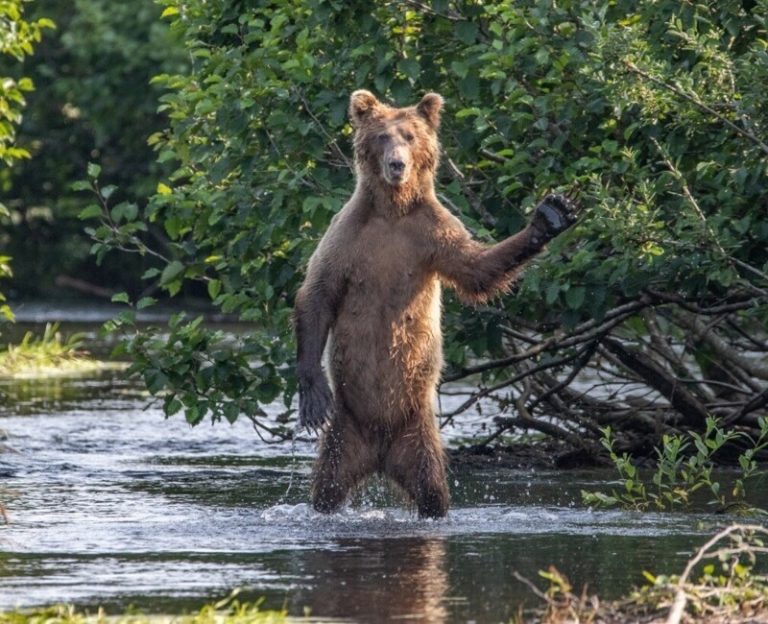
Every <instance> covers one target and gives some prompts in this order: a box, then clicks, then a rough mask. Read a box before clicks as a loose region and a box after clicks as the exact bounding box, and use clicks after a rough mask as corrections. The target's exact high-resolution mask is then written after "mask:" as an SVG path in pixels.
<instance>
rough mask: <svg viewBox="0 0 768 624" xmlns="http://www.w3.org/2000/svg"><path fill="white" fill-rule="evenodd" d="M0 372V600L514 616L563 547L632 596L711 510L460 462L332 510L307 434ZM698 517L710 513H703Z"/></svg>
mask: <svg viewBox="0 0 768 624" xmlns="http://www.w3.org/2000/svg"><path fill="white" fill-rule="evenodd" d="M49 389H50V388H49V387H48V386H35V385H34V384H31V385H30V384H27V383H26V382H25V384H14V385H12V386H11V385H6V386H5V387H0V392H4V393H5V394H6V396H9V395H12V396H13V401H10V400H8V399H6V401H5V403H2V404H0V410H2V411H0V414H1V415H2V417H0V428H2V429H4V430H5V431H6V432H7V434H8V440H7V442H6V444H7V445H9V446H10V447H12V449H13V451H8V452H5V453H3V454H1V455H0V474H2V476H3V488H2V490H0V496H2V500H3V503H4V505H5V506H6V507H7V508H8V511H9V515H10V517H11V524H9V525H7V526H3V527H2V528H0V550H1V551H2V554H0V608H9V607H14V606H24V605H35V604H46V603H51V602H57V601H68V602H76V603H80V604H83V605H88V606H91V607H93V606H96V605H99V604H101V605H105V606H107V607H108V608H111V609H116V608H124V607H125V606H127V605H129V604H134V605H139V606H140V607H141V608H142V609H143V610H144V611H149V612H162V611H168V612H176V611H179V610H184V609H186V610H189V609H192V608H194V607H196V606H198V605H199V604H201V603H202V602H204V601H208V600H212V599H219V598H222V597H225V596H226V595H228V594H229V592H230V591H231V590H232V589H233V588H235V587H241V588H243V596H244V597H245V598H246V599H256V598H259V597H262V596H264V597H266V606H268V607H274V608H280V607H282V606H284V605H286V606H287V607H288V608H289V610H290V612H291V613H293V614H297V615H300V614H302V613H304V612H305V610H306V609H308V610H309V611H310V612H311V613H312V614H313V615H315V616H318V617H328V618H348V619H352V620H355V621H364V622H379V621H381V622H383V621H389V620H391V619H393V618H398V619H399V618H408V619H412V620H414V621H419V622H443V621H446V622H454V621H455V622H463V621H469V620H476V621H482V622H496V621H508V620H509V619H510V618H511V617H513V615H514V614H515V613H516V612H517V610H518V607H519V605H521V604H527V605H529V606H530V605H532V604H534V602H535V600H534V599H533V598H532V597H531V596H530V593H529V592H528V591H527V590H526V588H525V587H524V586H523V585H521V584H520V583H519V582H517V581H515V580H514V579H513V576H512V574H513V572H514V571H519V572H520V573H521V574H523V575H524V576H526V577H528V578H531V579H534V580H536V579H537V578H538V577H537V572H538V571H539V570H541V569H546V568H547V567H548V566H549V565H552V564H554V565H555V566H557V567H558V569H560V570H561V571H562V572H563V573H565V574H566V575H567V576H568V577H569V578H570V579H571V581H572V582H573V583H574V584H575V586H576V587H580V586H581V585H582V584H583V583H586V582H588V583H589V584H590V588H591V589H593V590H597V591H600V592H602V593H603V594H604V595H605V596H607V597H611V596H617V595H619V594H621V593H623V592H625V591H626V590H627V589H628V588H629V587H630V586H631V585H633V584H636V583H639V582H642V578H641V572H642V570H653V571H657V572H658V571H677V570H679V569H680V567H681V564H682V562H683V561H684V560H685V559H686V558H687V556H688V554H689V553H690V551H691V549H692V546H693V545H694V544H696V543H698V542H700V541H701V535H702V534H703V533H709V532H710V531H711V529H712V518H711V517H707V516H699V517H692V516H684V515H664V516H660V515H654V514H631V513H623V512H593V511H590V510H588V509H584V508H582V507H580V505H579V504H578V501H579V490H580V489H581V488H584V487H593V486H594V484H595V482H596V480H600V479H602V478H603V477H602V475H600V474H599V473H594V472H591V473H590V472H582V473H579V472H569V473H564V474H555V473H550V472H531V471H519V470H501V469H498V470H484V471H477V472H471V473H470V472H464V471H460V470H456V471H455V472H454V473H453V474H452V476H451V489H452V496H453V501H454V503H453V508H452V510H451V512H450V514H449V517H448V518H447V519H445V520H440V521H429V520H419V519H418V518H417V517H416V516H415V515H414V514H413V513H412V512H411V511H409V510H407V509H405V508H403V506H402V505H401V503H400V500H399V498H398V497H397V496H396V495H393V494H392V493H390V492H389V491H388V490H387V489H386V488H382V487H380V486H378V485H377V486H375V487H373V488H371V489H369V490H367V491H366V492H365V493H363V495H362V496H361V497H360V503H359V504H357V505H355V506H354V507H353V508H349V509H346V510H344V512H342V513H341V514H338V515H336V516H330V517H328V516H321V515H319V514H316V513H314V512H313V511H312V510H311V509H310V508H309V506H308V505H307V503H306V501H307V498H308V493H307V492H308V474H309V465H310V457H311V456H312V455H313V454H314V449H313V447H312V445H311V444H306V443H297V445H296V448H295V451H294V455H293V456H291V451H290V449H289V448H286V447H285V446H279V445H278V446H274V445H266V444H263V443H261V442H260V441H259V440H258V438H257V436H256V435H255V434H254V432H253V430H252V428H251V427H250V426H249V425H248V423H246V422H238V423H236V424H235V425H233V426H229V425H226V424H222V425H217V426H215V427H211V426H209V425H206V424H204V425H200V426H199V427H197V428H194V429H193V428H190V427H188V426H187V425H186V424H185V423H184V422H183V419H181V418H172V419H170V420H168V421H164V419H163V417H162V415H161V413H160V412H159V410H158V409H157V408H150V409H145V403H146V398H145V397H144V395H143V394H142V393H141V392H140V391H139V390H138V389H137V388H136V387H134V386H133V385H132V384H131V383H129V382H127V381H125V380H122V379H120V378H119V376H117V377H116V376H115V373H105V374H102V375H101V376H97V377H94V378H88V379H81V380H57V381H56V382H55V386H54V389H53V391H51V392H49V391H48V390H49ZM700 523H703V526H699V524H700Z"/></svg>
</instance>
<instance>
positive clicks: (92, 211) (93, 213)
mask: <svg viewBox="0 0 768 624" xmlns="http://www.w3.org/2000/svg"><path fill="white" fill-rule="evenodd" d="M103 215H104V213H103V212H102V211H101V206H98V205H96V204H90V205H89V206H87V207H85V208H83V210H81V211H80V214H79V215H77V217H78V218H79V219H81V220H83V221H84V220H86V219H92V218H94V217H101V216H103Z"/></svg>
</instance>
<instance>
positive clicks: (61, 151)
mask: <svg viewBox="0 0 768 624" xmlns="http://www.w3.org/2000/svg"><path fill="white" fill-rule="evenodd" d="M161 11H162V8H161V7H159V6H157V5H156V4H155V3H154V2H151V1H148V0H125V1H122V2H112V1H110V0H72V1H71V2H60V1H58V0H36V1H35V2H32V3H30V4H29V5H28V10H27V12H28V13H29V14H30V15H31V16H33V18H35V19H37V16H45V17H49V18H52V19H53V20H54V21H55V22H56V25H57V29H56V31H54V32H50V33H47V34H46V36H45V37H44V38H43V40H42V41H41V42H40V43H39V44H38V46H37V49H36V53H35V55H34V56H33V57H31V58H29V59H27V60H26V62H25V67H24V74H25V75H27V76H29V77H30V78H31V79H32V80H33V81H34V83H35V86H36V90H35V91H34V92H32V93H30V94H29V95H28V97H27V107H26V110H25V115H24V120H23V123H22V124H21V126H20V128H19V131H18V144H19V145H20V146H22V147H23V148H24V149H26V150H27V151H29V153H30V154H31V156H32V158H31V159H29V160H25V161H23V162H20V163H17V166H15V167H14V169H13V170H12V171H10V172H8V174H7V176H6V177H5V178H4V179H3V181H2V182H1V183H0V184H1V185H2V188H3V197H4V201H5V203H6V205H7V206H8V208H9V209H10V211H11V217H12V218H11V219H10V220H4V219H0V250H3V251H4V252H6V253H8V255H11V256H13V258H14V269H15V270H14V279H13V280H12V283H11V287H12V288H13V289H14V290H15V291H16V292H17V293H18V294H17V296H18V297H25V298H29V297H50V296H52V295H59V294H61V292H62V291H60V290H58V288H57V286H56V281H55V280H56V278H57V277H58V276H59V275H62V274H63V275H67V276H74V277H77V278H78V279H80V280H84V281H86V282H89V283H92V284H96V285H99V286H101V287H102V288H106V289H110V290H117V289H123V288H136V287H137V284H138V285H139V286H138V287H140V279H139V278H140V276H141V274H142V272H143V271H145V270H146V269H147V268H149V266H150V265H151V263H146V264H145V263H144V262H143V259H142V258H141V257H139V256H135V257H133V256H129V257H124V258H119V259H118V258H117V257H115V258H114V259H108V260H107V261H106V262H105V263H104V264H102V265H101V266H96V265H95V264H94V263H93V261H92V260H91V258H89V256H88V251H89V248H90V241H89V239H88V236H87V235H85V234H84V233H83V231H82V225H81V223H80V221H79V220H78V218H77V215H78V214H79V213H80V212H81V211H82V210H83V208H84V207H85V205H86V203H87V199H86V198H85V197H83V196H82V195H80V194H78V193H75V192H73V191H72V190H71V189H70V185H71V183H72V181H73V180H77V179H80V178H81V177H83V175H84V171H85V169H86V165H87V163H88V162H89V161H90V160H95V159H97V160H98V161H99V163H100V165H101V166H102V168H103V171H104V175H105V176H108V178H109V180H110V182H111V183H113V184H115V185H118V186H120V188H121V191H122V192H124V193H125V194H128V195H130V196H131V197H135V198H137V199H140V200H141V201H146V198H147V197H148V196H149V195H151V194H152V193H153V192H154V190H155V187H156V184H157V182H156V181H157V179H158V178H159V177H161V176H162V175H164V174H165V172H166V167H164V166H163V165H162V164H159V163H157V162H156V161H155V158H154V157H153V153H152V148H151V147H150V146H148V145H147V137H148V136H149V135H150V134H152V133H154V132H157V131H160V130H161V129H162V128H163V126H164V125H165V123H166V119H165V117H164V115H162V114H161V113H158V112H157V106H158V102H157V100H158V97H159V96H160V94H161V92H162V90H161V89H160V88H159V87H153V86H151V85H150V84H149V81H150V79H151V77H152V76H153V75H155V74H156V73H160V72H170V71H181V70H183V69H184V68H185V66H186V59H185V56H184V53H183V48H182V46H181V44H180V43H179V42H177V41H176V40H175V38H174V37H173V36H172V35H171V34H170V33H169V29H168V26H167V24H165V23H163V22H162V21H161V20H160V19H159V17H160V13H161ZM125 199H126V197H125V195H123V196H121V195H120V194H119V193H118V194H117V195H115V196H114V197H112V201H117V202H120V201H123V200H125ZM64 294H65V295H66V294H69V295H71V294H72V293H71V292H69V293H64Z"/></svg>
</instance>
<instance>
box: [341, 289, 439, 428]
mask: <svg viewBox="0 0 768 624" xmlns="http://www.w3.org/2000/svg"><path fill="white" fill-rule="evenodd" d="M377 299H378V300H377ZM396 302H397V297H390V298H383V297H382V298H377V297H371V295H370V293H369V292H365V291H360V292H355V290H354V289H352V290H351V291H348V292H347V296H346V297H345V300H344V302H343V304H342V306H341V308H340V310H339V313H338V316H337V318H336V323H335V324H334V328H333V330H332V333H331V339H330V349H329V355H330V372H331V377H332V381H333V386H334V390H335V392H336V394H337V396H338V398H339V399H341V402H342V403H343V405H344V406H345V407H346V408H347V409H348V410H350V411H351V412H352V413H353V415H354V416H355V417H356V418H357V419H360V420H369V419H371V420H374V421H375V420H379V419H384V420H386V421H388V422H389V421H391V420H392V419H393V418H398V417H407V416H408V415H409V414H413V413H414V412H419V411H422V410H425V409H427V410H430V409H433V405H434V398H435V389H436V386H437V383H438V381H439V377H440V371H441V369H442V336H441V332H440V285H439V282H438V281H437V280H436V279H434V280H430V281H429V283H427V284H426V285H425V287H424V288H423V289H422V290H421V291H420V292H419V293H417V294H416V296H414V297H412V298H411V299H410V301H408V302H407V303H406V304H405V305H400V306H398V305H395V304H396Z"/></svg>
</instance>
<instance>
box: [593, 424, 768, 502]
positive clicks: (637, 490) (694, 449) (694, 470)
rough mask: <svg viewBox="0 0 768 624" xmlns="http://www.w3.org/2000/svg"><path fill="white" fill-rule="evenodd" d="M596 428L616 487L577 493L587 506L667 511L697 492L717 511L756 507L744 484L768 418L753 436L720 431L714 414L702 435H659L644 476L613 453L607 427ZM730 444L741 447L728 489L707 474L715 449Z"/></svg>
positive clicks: (766, 436)
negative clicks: (648, 471)
mask: <svg viewBox="0 0 768 624" xmlns="http://www.w3.org/2000/svg"><path fill="white" fill-rule="evenodd" d="M602 432H603V440H602V443H603V446H604V447H605V449H606V450H607V451H608V454H609V457H610V458H611V461H612V462H613V465H614V466H615V467H616V470H617V471H618V472H619V480H620V484H621V489H619V490H613V491H611V493H610V494H605V493H602V492H587V491H582V493H581V494H582V499H583V501H584V502H585V503H586V504H588V505H594V506H597V507H617V506H618V507H623V508H625V509H638V510H647V509H657V510H671V509H676V508H686V507H688V506H690V504H691V503H692V502H693V500H694V494H695V493H696V492H697V491H699V490H703V491H705V492H706V495H707V497H708V502H709V503H710V504H713V505H717V508H718V510H719V511H725V512H731V513H754V512H758V511H762V510H758V509H755V508H753V507H751V506H750V505H749V504H748V500H747V491H746V487H745V482H746V480H747V479H749V478H750V477H755V476H757V475H758V474H759V473H758V465H757V462H756V460H755V455H756V454H757V453H759V452H760V451H762V450H764V449H765V448H766V447H768V421H766V419H765V418H761V419H760V433H759V436H758V437H757V438H753V437H752V436H750V435H749V434H747V433H745V432H743V431H735V430H733V429H731V430H726V429H724V428H723V427H722V426H721V425H720V424H719V423H718V422H717V421H716V420H715V419H714V418H709V419H707V426H706V430H705V431H704V432H703V433H697V432H695V431H691V432H687V433H683V434H665V435H663V436H662V440H661V445H660V446H659V447H658V448H657V449H656V454H657V458H656V465H655V467H654V469H653V472H652V474H651V475H650V478H649V477H648V476H646V475H645V474H644V473H643V472H642V471H641V470H640V469H638V468H637V467H636V466H635V465H634V463H633V461H632V458H631V457H630V456H629V454H628V453H622V454H621V455H619V454H618V453H617V452H616V450H615V448H614V440H613V436H612V432H611V428H610V427H605V428H604V429H603V430H602ZM734 442H740V443H742V444H743V445H744V446H746V447H747V448H746V450H745V451H743V452H741V453H740V454H739V459H738V463H739V469H740V472H739V476H738V477H737V478H736V479H735V480H734V483H733V486H732V489H731V491H730V492H728V491H727V489H726V488H725V487H724V486H723V485H722V483H721V482H720V481H718V480H717V478H716V477H714V476H713V471H714V470H715V468H716V467H717V459H716V457H715V455H716V454H717V452H718V451H720V450H721V449H722V448H723V447H724V446H726V445H729V444H730V445H733V443H734ZM721 475H722V472H721ZM763 513H765V512H763Z"/></svg>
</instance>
